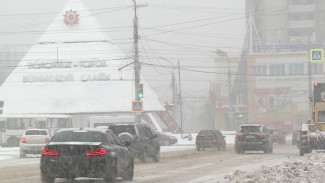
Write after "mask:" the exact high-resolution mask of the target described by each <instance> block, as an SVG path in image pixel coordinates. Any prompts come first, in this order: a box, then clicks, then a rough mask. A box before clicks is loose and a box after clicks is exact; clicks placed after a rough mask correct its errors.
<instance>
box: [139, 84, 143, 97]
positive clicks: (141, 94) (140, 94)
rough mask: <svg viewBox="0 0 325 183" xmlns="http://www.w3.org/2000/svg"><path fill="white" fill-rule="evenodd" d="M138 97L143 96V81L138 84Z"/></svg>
mask: <svg viewBox="0 0 325 183" xmlns="http://www.w3.org/2000/svg"><path fill="white" fill-rule="evenodd" d="M138 94H139V98H143V83H140V84H139V92H138Z"/></svg>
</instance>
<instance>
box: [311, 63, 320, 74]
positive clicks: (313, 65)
mask: <svg viewBox="0 0 325 183" xmlns="http://www.w3.org/2000/svg"><path fill="white" fill-rule="evenodd" d="M311 73H312V74H323V63H311Z"/></svg>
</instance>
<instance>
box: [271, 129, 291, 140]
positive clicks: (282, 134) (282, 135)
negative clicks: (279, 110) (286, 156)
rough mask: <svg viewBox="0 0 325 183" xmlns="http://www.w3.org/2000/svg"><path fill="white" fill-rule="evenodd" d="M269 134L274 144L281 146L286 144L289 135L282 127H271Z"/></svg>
mask: <svg viewBox="0 0 325 183" xmlns="http://www.w3.org/2000/svg"><path fill="white" fill-rule="evenodd" d="M269 132H270V134H271V136H272V140H273V142H277V143H279V144H285V143H286V136H287V133H286V131H285V130H284V129H283V128H280V127H269Z"/></svg>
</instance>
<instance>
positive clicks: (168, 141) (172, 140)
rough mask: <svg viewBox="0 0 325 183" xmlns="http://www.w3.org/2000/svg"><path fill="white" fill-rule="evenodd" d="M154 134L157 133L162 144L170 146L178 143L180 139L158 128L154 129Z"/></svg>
mask: <svg viewBox="0 0 325 183" xmlns="http://www.w3.org/2000/svg"><path fill="white" fill-rule="evenodd" d="M152 133H153V134H157V138H156V140H157V141H158V143H159V145H160V146H170V145H173V144H176V143H177V141H178V139H177V138H176V137H174V136H172V135H168V134H166V133H164V132H159V131H157V130H153V131H152Z"/></svg>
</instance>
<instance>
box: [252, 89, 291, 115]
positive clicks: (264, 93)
mask: <svg viewBox="0 0 325 183" xmlns="http://www.w3.org/2000/svg"><path fill="white" fill-rule="evenodd" d="M254 100H255V111H256V112H265V113H272V112H274V113H279V112H280V113H281V112H290V111H291V99H290V88H258V89H255V95H254Z"/></svg>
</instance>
